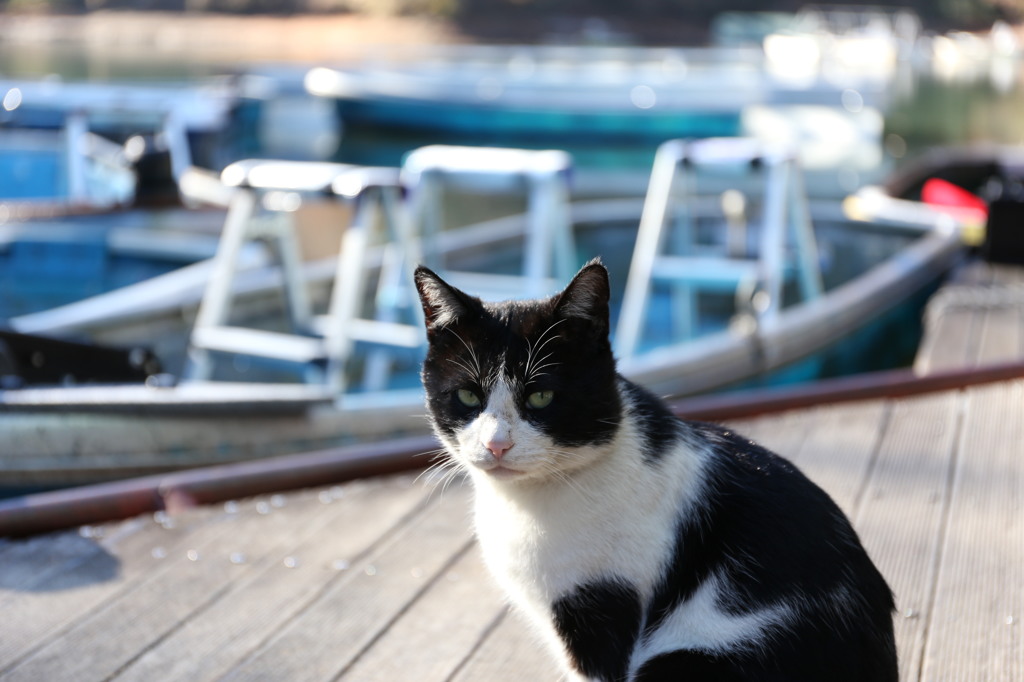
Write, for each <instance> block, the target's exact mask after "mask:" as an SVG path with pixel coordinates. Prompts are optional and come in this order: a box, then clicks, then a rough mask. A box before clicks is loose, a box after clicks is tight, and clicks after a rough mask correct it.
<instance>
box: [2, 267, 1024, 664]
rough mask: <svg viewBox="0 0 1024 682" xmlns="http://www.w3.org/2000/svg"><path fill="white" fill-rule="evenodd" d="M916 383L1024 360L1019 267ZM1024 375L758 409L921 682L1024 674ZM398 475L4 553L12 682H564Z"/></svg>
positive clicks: (457, 531)
mask: <svg viewBox="0 0 1024 682" xmlns="http://www.w3.org/2000/svg"><path fill="white" fill-rule="evenodd" d="M933 303H934V304H933V307H932V309H931V313H930V315H929V327H928V329H929V333H928V336H927V338H926V340H925V342H924V344H923V346H922V352H921V356H920V360H919V367H920V369H921V371H937V370H939V369H942V368H949V367H959V366H963V365H973V364H978V363H985V362H992V361H1001V360H1011V359H1017V358H1022V357H1024V274H1022V273H1021V272H1020V271H1018V270H1013V269H993V268H987V267H982V268H975V269H974V270H972V271H970V272H969V273H968V274H967V275H966V276H965V282H964V284H963V285H960V286H952V287H947V288H946V289H944V290H943V291H942V292H940V294H939V295H938V296H937V298H936V299H935V301H934V302H933ZM1022 412H1024V381H1021V380H1017V381H1009V382H1002V383H995V384H990V385H986V386H980V387H975V388H968V389H964V390H957V391H946V392H940V393H932V394H928V395H923V396H918V397H913V398H904V399H886V400H872V401H865V402H859V403H851V404H844V405H831V406H830V405H821V406H818V407H815V408H813V409H804V410H795V411H790V412H787V413H783V414H777V415H771V416H762V417H759V418H756V419H749V420H745V421H741V422H736V423H735V427H736V428H737V429H740V430H742V431H744V432H746V433H747V434H749V435H750V436H751V437H754V438H757V439H759V440H760V441H762V442H763V443H765V444H766V445H768V446H769V447H772V448H774V449H776V450H777V451H779V452H781V453H783V454H785V455H786V456H788V457H790V458H791V459H792V460H793V461H795V462H796V463H797V464H798V465H799V466H800V467H802V468H803V469H804V470H805V471H806V472H807V473H808V474H809V475H810V476H811V477H812V478H813V479H815V480H816V481H818V482H819V483H820V484H821V485H822V486H823V487H824V488H825V489H827V490H828V491H829V492H830V493H831V494H832V495H833V496H834V497H835V498H836V500H837V501H838V503H839V504H840V505H841V506H842V507H843V509H845V510H846V512H847V513H848V514H849V515H850V516H851V518H852V519H854V522H855V524H856V526H857V528H858V530H859V531H860V533H861V535H862V537H863V540H864V542H865V544H866V546H867V547H868V550H869V551H870V553H871V555H872V556H873V557H874V559H875V561H876V562H877V563H878V565H879V567H880V568H881V570H882V572H883V573H884V574H885V575H886V577H887V578H888V580H889V581H890V584H891V585H892V587H893V589H894V590H895V592H896V594H897V602H898V610H899V613H898V614H897V616H896V631H897V637H898V644H899V650H900V661H901V662H900V668H901V677H902V679H904V680H951V679H957V680H985V681H988V682H992V681H1013V680H1022V679H1024V637H1022V633H1024V623H1022V622H1021V620H1022V619H1024V457H1022V456H1021V454H1022V452H1021V449H1022V446H1021V444H1022V443H1024V419H1022ZM468 500H469V490H468V489H467V488H466V487H465V486H459V485H455V486H452V487H450V488H448V489H447V490H438V489H433V488H431V487H430V486H428V485H424V484H423V482H421V481H416V480H415V478H414V476H411V475H400V476H395V477H389V478H384V479H376V480H362V481H356V482H353V483H348V484H344V485H339V486H336V487H332V488H325V489H319V490H308V491H304V492H301V493H295V494H288V495H275V496H267V497H262V498H258V499H249V500H243V501H239V502H237V503H228V504H225V505H218V506H216V507H202V508H192V509H184V510H182V511H180V512H173V511H172V512H160V513H158V514H155V515H147V516H144V517H138V518H133V519H130V520H127V521H123V522H118V523H110V524H104V525H101V526H95V527H85V528H82V529H80V530H75V531H66V532H61V533H55V534H50V535H45V536H40V537H36V538H33V539H29V540H23V541H2V540H0V613H2V614H3V617H2V618H0V679H3V680H31V681H32V682H36V681H38V680H47V681H54V680H74V681H76V682H78V681H83V680H147V681H151V680H188V681H189V682H193V681H198V680H207V679H221V678H228V679H238V680H257V679H260V680H262V679H265V680H275V681H282V680H289V681H291V680H306V679H310V680H314V679H315V680H321V679H323V680H336V679H341V680H359V681H368V680H380V681H382V682H383V681H388V682H393V681H396V680H416V681H418V682H428V681H430V680H455V681H459V682H469V681H480V680H484V681H488V682H501V681H503V680H508V681H513V680H514V681H516V682H521V681H524V680H530V681H532V680H538V681H540V680H555V679H558V673H557V671H556V670H555V668H554V666H553V664H552V662H551V661H550V660H549V659H548V658H547V656H546V654H545V653H544V652H543V651H542V650H540V649H539V648H538V647H537V646H535V644H534V643H533V642H532V641H531V639H530V637H529V635H528V633H527V631H526V628H525V627H523V625H522V623H521V622H520V621H519V620H518V618H517V616H515V615H514V614H510V613H508V612H507V610H506V608H505V607H504V605H503V602H502V598H501V596H500V595H499V593H498V591H497V590H496V589H495V588H494V586H493V585H492V583H491V581H490V580H489V578H488V576H487V575H486V573H485V571H484V569H483V567H482V565H481V562H480V560H479V557H478V555H477V549H476V546H475V544H474V542H473V540H472V538H471V535H470V532H469V519H468V514H469V510H468Z"/></svg>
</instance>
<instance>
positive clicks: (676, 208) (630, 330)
mask: <svg viewBox="0 0 1024 682" xmlns="http://www.w3.org/2000/svg"><path fill="white" fill-rule="evenodd" d="M708 169H718V170H722V169H733V170H738V171H739V172H741V173H743V174H748V173H759V174H761V175H762V176H763V183H762V186H763V196H762V200H763V204H764V208H763V211H762V213H763V215H762V225H761V230H760V241H759V244H758V246H757V253H756V254H754V255H753V256H748V255H747V254H746V253H745V252H744V251H745V246H744V244H745V241H746V238H745V236H743V234H742V232H743V231H744V230H745V227H746V217H745V215H744V209H743V203H744V202H743V200H742V198H741V197H742V195H738V194H733V195H731V201H729V198H730V196H729V195H727V196H726V201H725V202H724V203H726V204H727V205H726V207H725V209H724V214H725V218H726V220H725V223H726V229H727V230H729V231H730V232H732V233H733V234H731V235H728V236H727V237H726V239H725V240H724V246H723V247H722V248H720V249H719V250H718V251H717V252H715V253H710V254H708V253H698V251H697V249H696V248H695V241H694V240H695V233H696V230H695V217H694V215H693V214H694V209H695V204H696V199H697V185H696V180H697V174H698V173H700V172H701V171H702V170H705V171H706V170H708ZM730 203H731V204H732V205H729V204H730ZM669 233H671V236H672V245H673V247H674V248H673V249H672V251H674V253H669V252H668V249H667V245H666V242H667V237H668V235H669ZM737 233H739V234H737ZM788 242H792V247H793V248H792V251H791V253H790V252H788V251H787V243H788ZM791 261H792V263H791ZM787 269H792V270H795V271H796V273H797V278H798V280H799V284H800V292H801V295H802V296H803V297H804V298H805V299H809V298H814V297H817V296H819V295H820V294H821V293H822V288H823V287H822V282H821V272H820V268H819V265H818V254H817V246H816V243H815V239H814V231H813V226H812V225H811V218H810V212H809V208H808V204H807V199H806V196H805V195H804V189H803V183H802V177H801V175H800V172H799V168H798V166H797V162H796V159H795V156H794V154H792V153H789V152H778V151H773V150H769V149H765V148H764V147H763V145H761V144H760V143H758V142H756V141H754V140H750V139H743V138H722V139H710V140H701V141H692V142H691V141H684V140H672V141H669V142H666V143H664V144H663V145H662V146H661V147H660V148H659V149H658V152H657V154H656V155H655V160H654V166H653V169H652V172H651V179H650V183H649V186H648V191H647V196H646V198H645V200H644V208H643V213H642V214H641V219H640V227H639V230H638V232H637V239H636V244H635V246H634V250H633V258H632V261H631V263H630V270H629V275H628V277H627V281H626V290H625V294H624V298H623V304H622V310H621V313H620V316H619V322H618V326H617V329H616V333H615V346H616V352H617V353H618V355H619V356H620V357H622V358H628V357H631V356H633V355H635V354H636V353H637V352H638V350H639V347H640V343H641V340H642V335H643V328H644V324H645V320H646V317H647V314H648V305H649V302H650V295H651V286H652V283H653V282H654V281H658V280H660V281H666V282H668V283H669V284H670V285H671V287H672V289H671V290H672V299H673V316H674V319H673V324H674V327H675V332H676V336H678V337H682V338H685V337H687V336H689V335H692V333H693V329H694V328H695V326H696V316H697V309H696V294H697V292H698V291H700V290H702V289H704V290H707V289H716V290H721V289H723V288H727V289H732V290H734V291H735V292H736V294H737V297H739V296H740V295H741V294H742V295H743V296H744V297H745V298H746V300H747V301H748V303H749V307H750V312H751V314H752V317H753V319H754V320H755V321H756V323H757V324H758V325H770V324H772V323H773V322H774V320H775V319H776V317H777V316H778V313H779V309H780V306H781V303H782V290H783V285H784V282H785V278H786V271H787Z"/></svg>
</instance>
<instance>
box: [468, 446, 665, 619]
mask: <svg viewBox="0 0 1024 682" xmlns="http://www.w3.org/2000/svg"><path fill="white" fill-rule="evenodd" d="M644 469H646V471H644ZM652 473H653V472H652V470H651V468H650V466H649V465H648V464H646V463H642V462H641V463H636V464H634V463H631V462H628V461H625V462H623V461H616V460H615V459H614V458H610V459H609V460H608V461H606V462H603V463H601V464H600V465H598V466H596V467H594V468H593V470H592V471H588V472H585V473H584V474H583V475H578V476H576V477H574V479H573V481H572V482H560V483H552V484H550V485H547V486H537V487H534V488H531V489H528V490H524V489H521V488H520V489H514V488H513V489H510V487H502V486H494V485H487V484H486V483H484V482H478V484H477V491H476V503H475V512H476V530H477V536H478V538H479V541H480V545H481V548H482V549H483V553H484V557H485V560H486V562H487V564H488V566H489V568H490V569H491V571H492V572H493V573H494V574H495V576H496V577H497V578H498V580H499V581H500V582H501V583H502V586H503V587H504V588H505V589H506V590H508V591H509V593H510V594H511V595H512V596H513V599H515V600H516V601H519V600H521V599H526V600H528V601H529V602H531V604H532V606H533V607H534V608H537V609H542V608H547V607H550V605H551V603H552V602H554V601H555V600H556V599H558V598H559V597H561V596H564V595H565V594H567V593H569V592H571V591H572V590H573V589H575V588H576V587H578V586H579V585H583V584H586V583H588V582H592V581H597V580H609V579H614V580H620V581H623V582H627V583H629V584H630V585H632V586H634V587H635V588H636V589H637V590H638V592H639V594H641V595H644V596H646V595H649V594H650V592H651V591H652V590H653V589H654V585H655V584H656V583H657V581H658V580H659V578H660V576H661V569H662V567H663V566H664V564H665V561H666V560H667V558H668V556H669V554H670V552H671V551H672V548H673V543H674V540H675V535H676V533H675V530H676V525H677V520H678V518H679V514H680V506H679V501H680V499H681V497H680V492H681V490H680V486H682V487H685V485H684V484H683V483H680V481H679V479H678V478H677V477H676V475H677V474H679V475H681V474H682V473H683V472H674V471H669V472H665V471H661V472H658V473H659V475H652ZM665 474H670V475H669V476H668V477H667V478H666V477H665ZM683 499H685V497H683Z"/></svg>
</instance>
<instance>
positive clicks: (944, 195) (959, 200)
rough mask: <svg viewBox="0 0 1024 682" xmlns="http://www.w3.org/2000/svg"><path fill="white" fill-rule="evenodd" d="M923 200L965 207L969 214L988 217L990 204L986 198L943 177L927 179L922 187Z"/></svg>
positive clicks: (935, 204)
mask: <svg viewBox="0 0 1024 682" xmlns="http://www.w3.org/2000/svg"><path fill="white" fill-rule="evenodd" d="M921 200H922V201H923V202H924V203H926V204H929V205H931V206H941V207H946V208H953V209H963V210H964V211H965V212H966V213H968V214H976V215H978V216H980V218H981V219H982V220H984V219H986V218H988V204H987V203H986V202H985V200H984V199H982V198H981V197H979V196H978V195H977V194H974V193H972V192H968V191H967V190H965V189H964V188H963V187H960V186H959V185H954V184H953V183H952V182H948V181H946V180H942V179H941V178H929V179H928V180H926V181H925V183H924V187H922V188H921Z"/></svg>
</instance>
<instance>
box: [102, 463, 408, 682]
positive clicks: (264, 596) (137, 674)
mask: <svg viewBox="0 0 1024 682" xmlns="http://www.w3.org/2000/svg"><path fill="white" fill-rule="evenodd" d="M426 493H427V491H426V490H425V489H424V488H423V487H422V486H420V485H419V484H415V483H412V479H411V478H409V477H407V476H401V477H397V478H394V479H384V480H380V481H371V482H359V483H354V484H349V485H345V486H337V487H335V488H333V489H324V490H321V491H319V492H318V494H317V499H318V501H319V502H320V504H321V505H323V506H324V508H323V510H322V511H320V510H317V509H310V510H309V511H308V512H307V513H304V514H303V515H302V517H301V518H299V519H296V520H292V521H290V523H289V530H292V531H294V530H295V528H294V527H296V526H297V527H299V528H301V529H302V533H296V537H295V538H294V539H293V540H292V539H288V538H286V539H285V540H286V541H285V542H284V543H283V544H282V545H281V547H282V551H281V552H277V553H275V554H273V555H270V556H267V557H264V558H263V559H262V560H259V558H258V557H253V556H250V555H249V549H248V548H239V549H244V552H243V553H242V554H240V555H238V556H237V557H229V559H231V558H234V559H235V560H237V561H242V562H249V563H254V564H255V565H254V569H255V570H254V571H253V572H252V573H251V574H250V575H247V576H240V577H239V578H237V579H235V580H233V581H232V582H231V584H230V585H228V586H227V588H226V592H225V593H224V595H223V596H222V597H221V598H219V599H217V601H216V602H215V603H213V604H212V605H210V606H209V607H208V608H206V609H204V610H202V611H200V612H198V613H194V614H192V616H191V617H190V618H188V619H187V620H186V621H185V622H184V623H183V624H182V626H181V627H180V628H179V629H177V630H176V631H174V632H173V633H171V634H169V635H168V636H167V637H166V638H164V639H162V640H160V641H158V642H156V643H155V645H154V646H152V647H151V648H149V649H148V650H146V651H144V652H143V653H142V655H141V656H140V657H138V658H137V659H136V660H135V661H134V662H132V663H130V664H129V665H127V666H126V667H125V668H124V669H123V670H122V672H121V674H120V675H119V676H118V677H117V679H118V680H120V681H130V680H147V681H148V680H157V679H159V680H168V681H170V680H190V681H192V680H195V681H198V680H212V679H217V678H218V677H220V676H221V675H222V674H224V673H225V672H227V671H228V670H230V669H231V667H233V666H234V665H235V664H236V663H237V662H238V661H240V660H242V659H243V658H245V657H246V656H247V655H249V654H250V653H252V652H253V651H254V650H255V649H256V648H257V647H258V646H259V645H261V644H262V643H263V642H265V641H266V640H268V639H269V638H270V637H272V636H273V634H274V632H275V631H276V630H277V629H278V628H280V627H281V626H282V625H284V624H286V623H288V622H289V621H290V620H291V619H292V618H294V617H295V616H296V615H297V614H298V613H300V612H301V610H302V609H303V608H305V607H306V606H307V605H308V604H310V603H311V602H313V601H314V600H315V599H316V598H317V596H318V595H319V594H320V593H321V592H322V591H323V590H325V589H327V588H328V587H329V586H330V585H331V584H332V583H333V582H336V581H338V580H341V579H342V578H343V576H344V574H345V572H346V571H348V570H350V569H351V566H353V565H356V564H359V562H360V561H362V560H363V559H364V558H365V556H366V555H367V554H368V553H369V552H371V551H373V549H374V548H376V547H377V546H378V545H379V543H380V542H381V541H382V538H386V537H387V536H388V534H389V532H391V531H393V529H394V528H395V526H396V524H398V523H400V522H401V521H402V520H403V519H405V518H406V517H407V516H408V515H409V514H411V513H416V512H418V511H419V510H421V509H422V508H423V502H424V497H425V495H426ZM296 521H297V522H296ZM225 547H226V546H225ZM256 562H258V563H256Z"/></svg>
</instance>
